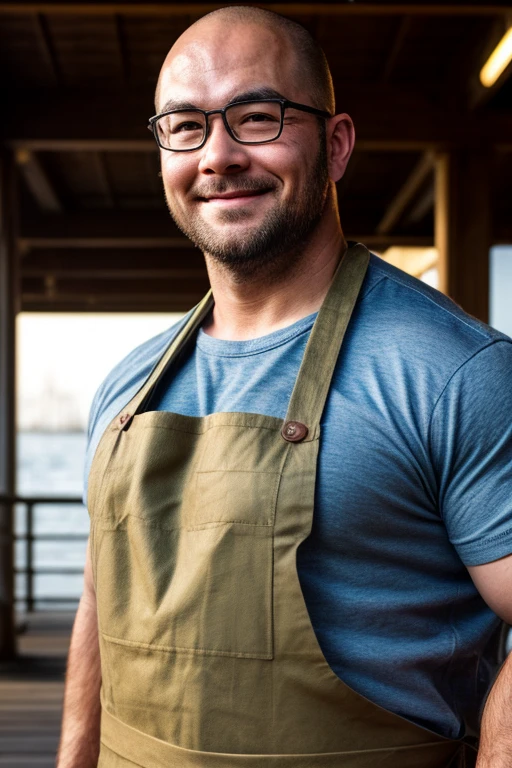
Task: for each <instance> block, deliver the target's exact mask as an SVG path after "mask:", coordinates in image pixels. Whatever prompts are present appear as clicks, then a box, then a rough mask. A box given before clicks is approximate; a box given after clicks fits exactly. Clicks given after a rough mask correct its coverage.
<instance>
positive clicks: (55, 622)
mask: <svg viewBox="0 0 512 768" xmlns="http://www.w3.org/2000/svg"><path fill="white" fill-rule="evenodd" d="M72 621H73V616H72V614H52V613H40V614H32V615H30V616H27V617H24V618H22V619H20V624H21V625H22V626H24V631H23V632H22V633H21V634H20V636H19V638H18V648H19V658H18V659H17V660H16V661H15V662H8V663H6V662H0V768H3V767H4V766H10V767H11V768H54V766H55V755H56V751H57V745H58V740H59V732H60V721H61V712H62V697H63V692H64V674H65V664H66V655H67V650H68V645H69V637H70V633H71V626H72Z"/></svg>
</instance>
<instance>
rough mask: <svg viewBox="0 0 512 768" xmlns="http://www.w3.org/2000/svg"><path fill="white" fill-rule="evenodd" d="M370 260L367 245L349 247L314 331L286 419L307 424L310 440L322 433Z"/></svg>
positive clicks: (299, 423) (299, 425)
mask: <svg viewBox="0 0 512 768" xmlns="http://www.w3.org/2000/svg"><path fill="white" fill-rule="evenodd" d="M369 260H370V254H369V252H368V250H367V249H366V248H365V247H364V245H360V244H357V245H354V246H352V247H350V248H349V249H348V250H347V252H346V253H345V255H344V256H343V258H342V260H341V262H340V263H339V265H338V267H337V269H336V272H335V274H334V278H333V281H332V283H331V286H330V288H329V290H328V292H327V295H326V297H325V299H324V301H323V303H322V306H321V307H320V311H319V313H318V316H317V318H316V320H315V324H314V325H313V328H312V330H311V334H310V336H309V340H308V343H307V345H306V350H305V352H304V357H303V360H302V365H301V367H300V370H299V374H298V376H297V380H296V382H295V386H294V388H293V392H292V396H291V398H290V403H289V405H288V413H287V415H286V419H285V425H287V424H289V423H290V422H291V423H292V424H295V425H296V426H298V427H303V426H304V425H305V426H306V427H307V435H308V437H307V439H308V440H314V439H315V438H317V437H318V435H319V433H320V419H321V417H322V413H323V410H324V406H325V401H326V399H327V394H328V392H329V388H330V386H331V380H332V377H333V374H334V369H335V366H336V362H337V360H338V356H339V353H340V349H341V345H342V343H343V338H344V336H345V331H346V330H347V326H348V324H349V321H350V317H351V315H352V312H353V310H354V306H355V304H356V301H357V297H358V295H359V292H360V290H361V286H362V284H363V280H364V277H365V274H366V270H367V267H368V263H369Z"/></svg>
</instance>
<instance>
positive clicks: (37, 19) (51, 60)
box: [34, 13, 61, 85]
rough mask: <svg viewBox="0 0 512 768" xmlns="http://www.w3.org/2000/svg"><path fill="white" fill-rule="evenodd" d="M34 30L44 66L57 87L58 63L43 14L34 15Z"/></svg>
mask: <svg viewBox="0 0 512 768" xmlns="http://www.w3.org/2000/svg"><path fill="white" fill-rule="evenodd" d="M34 29H35V33H36V37H37V40H38V43H39V50H40V51H41V55H42V57H43V59H44V60H45V62H46V66H47V68H48V71H49V72H50V75H51V77H52V80H53V81H54V83H55V84H57V85H58V84H59V82H60V80H61V76H60V67H59V62H58V61H57V56H56V53H55V48H54V46H53V41H52V37H51V35H50V32H49V30H48V22H47V20H46V18H45V17H44V16H43V14H41V13H37V14H34Z"/></svg>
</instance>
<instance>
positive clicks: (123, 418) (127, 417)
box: [119, 413, 132, 428]
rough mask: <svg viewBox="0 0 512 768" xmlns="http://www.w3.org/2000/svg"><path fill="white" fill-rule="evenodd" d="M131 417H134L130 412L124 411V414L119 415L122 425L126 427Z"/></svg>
mask: <svg viewBox="0 0 512 768" xmlns="http://www.w3.org/2000/svg"><path fill="white" fill-rule="evenodd" d="M131 418H132V417H131V416H130V414H129V413H123V415H122V416H120V417H119V423H120V424H121V426H122V427H125V428H126V427H127V426H128V423H129V422H130V420H131Z"/></svg>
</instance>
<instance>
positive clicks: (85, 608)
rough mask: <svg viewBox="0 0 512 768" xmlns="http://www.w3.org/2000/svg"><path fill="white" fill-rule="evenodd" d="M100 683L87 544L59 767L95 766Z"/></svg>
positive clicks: (97, 749) (98, 726)
mask: <svg viewBox="0 0 512 768" xmlns="http://www.w3.org/2000/svg"><path fill="white" fill-rule="evenodd" d="M100 685H101V668H100V654H99V645H98V619H97V613H96V594H95V591H94V583H93V577H92V564H91V556H90V547H89V546H88V547H87V557H86V565H85V572H84V592H83V595H82V598H81V600H80V605H79V606H78V611H77V614H76V619H75V624H74V627H73V634H72V636H71V645H70V649H69V659H68V671H67V675H66V690H65V693H64V715H63V719H62V735H61V740H60V746H59V753H58V757H57V768H96V765H97V763H98V755H99V748H100V716H101V708H100Z"/></svg>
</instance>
